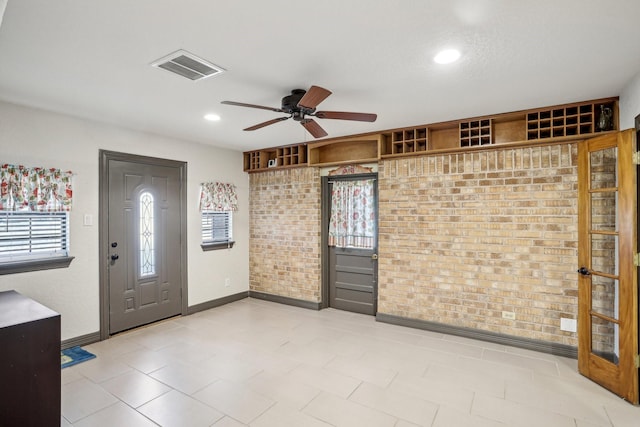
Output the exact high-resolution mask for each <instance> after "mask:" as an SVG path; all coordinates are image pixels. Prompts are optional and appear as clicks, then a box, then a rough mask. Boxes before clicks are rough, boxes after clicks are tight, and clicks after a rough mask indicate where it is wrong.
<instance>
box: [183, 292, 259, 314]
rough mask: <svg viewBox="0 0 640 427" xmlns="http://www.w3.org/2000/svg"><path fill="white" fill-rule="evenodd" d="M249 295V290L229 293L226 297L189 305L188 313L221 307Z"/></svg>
mask: <svg viewBox="0 0 640 427" xmlns="http://www.w3.org/2000/svg"><path fill="white" fill-rule="evenodd" d="M248 297H249V292H247V291H244V292H238V293H237V294H233V295H227V296H226V297H222V298H217V299H214V300H211V301H207V302H203V303H201V304H196V305H192V306H189V307H187V315H189V314H194V313H198V312H199V311H205V310H209V309H212V308H216V307H220V306H221V305H225V304H229V303H230V302H235V301H240V300H241V299H245V298H248Z"/></svg>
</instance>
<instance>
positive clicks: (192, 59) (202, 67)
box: [151, 50, 225, 80]
mask: <svg viewBox="0 0 640 427" xmlns="http://www.w3.org/2000/svg"><path fill="white" fill-rule="evenodd" d="M151 65H152V66H153V67H158V68H162V69H165V70H167V71H171V72H172V73H175V74H178V75H180V76H182V77H186V78H188V79H189V80H202V79H206V78H207V77H212V76H216V75H218V74H222V73H224V71H225V70H224V69H223V68H220V67H218V66H217V65H215V64H212V63H211V62H209V61H205V60H204V59H202V58H199V57H197V56H196V55H194V54H192V53H189V52H187V51H186V50H178V51H175V52H173V53H172V54H169V55H167V56H165V57H164V58H160V59H158V60H157V61H154V62H152V63H151Z"/></svg>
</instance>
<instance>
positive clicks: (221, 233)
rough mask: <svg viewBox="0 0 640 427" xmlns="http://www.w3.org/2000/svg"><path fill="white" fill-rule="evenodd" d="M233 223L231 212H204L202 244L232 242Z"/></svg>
mask: <svg viewBox="0 0 640 427" xmlns="http://www.w3.org/2000/svg"><path fill="white" fill-rule="evenodd" d="M231 221H232V219H231V212H213V211H202V243H221V242H230V241H231V240H232V239H233V236H232V233H231V229H232V225H231Z"/></svg>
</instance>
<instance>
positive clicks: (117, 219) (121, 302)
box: [107, 160, 182, 334]
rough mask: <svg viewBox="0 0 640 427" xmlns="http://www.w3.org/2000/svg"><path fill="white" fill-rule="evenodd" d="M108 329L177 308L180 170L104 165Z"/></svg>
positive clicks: (174, 311)
mask: <svg viewBox="0 0 640 427" xmlns="http://www.w3.org/2000/svg"><path fill="white" fill-rule="evenodd" d="M108 181H109V187H108V188H109V190H108V208H107V209H108V246H109V247H108V254H107V256H108V260H109V261H108V287H109V333H110V334H114V333H117V332H120V331H123V330H126V329H130V328H134V327H136V326H141V325H145V324H147V323H151V322H155V321H158V320H161V319H165V318H167V317H171V316H175V315H178V314H180V313H181V309H182V299H181V298H182V295H181V288H182V284H181V277H182V273H181V268H182V265H181V219H180V215H181V214H180V212H181V209H180V200H181V197H180V191H181V170H180V168H177V167H170V166H160V165H153V164H146V163H137V162H130V161H121V160H109V164H108Z"/></svg>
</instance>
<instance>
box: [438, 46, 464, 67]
mask: <svg viewBox="0 0 640 427" xmlns="http://www.w3.org/2000/svg"><path fill="white" fill-rule="evenodd" d="M458 59H460V51H459V50H456V49H445V50H443V51H440V52H439V53H438V54H437V55H436V56H435V57H434V58H433V60H434V61H436V62H437V63H438V64H450V63H452V62H455V61H457V60H458Z"/></svg>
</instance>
